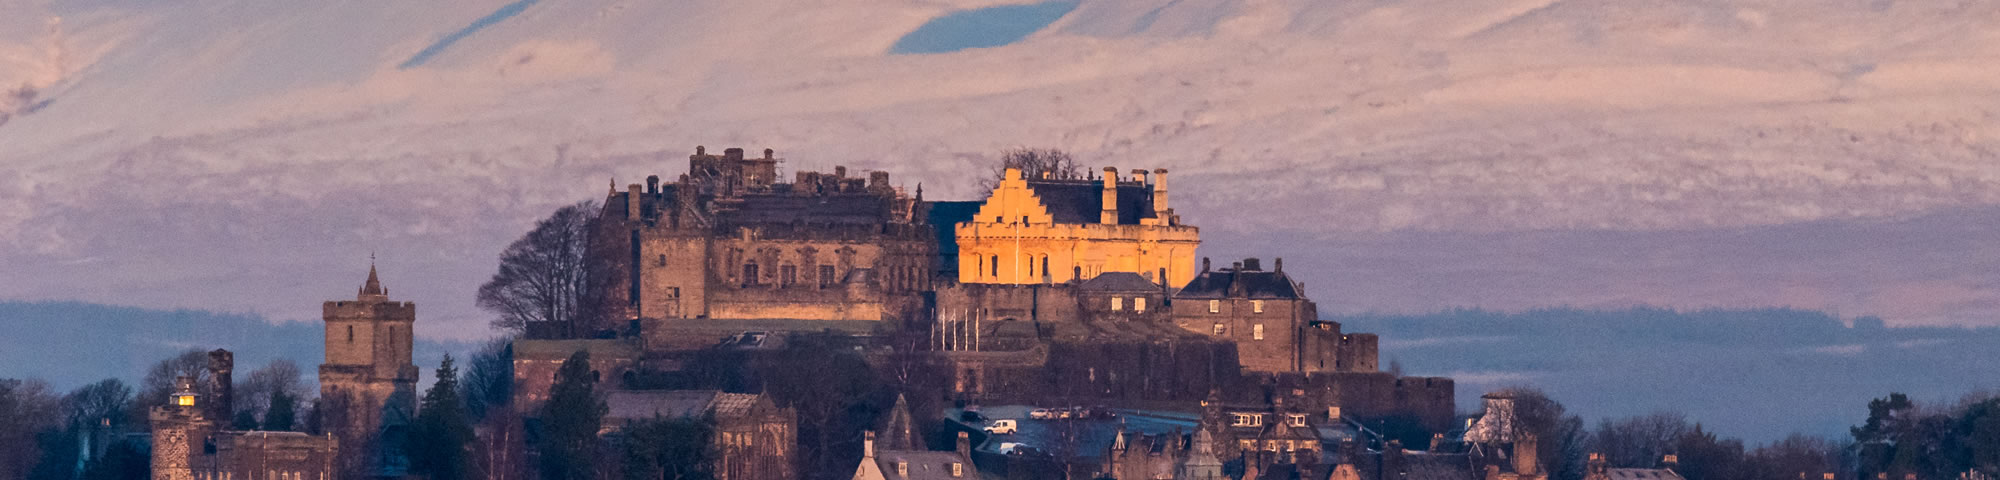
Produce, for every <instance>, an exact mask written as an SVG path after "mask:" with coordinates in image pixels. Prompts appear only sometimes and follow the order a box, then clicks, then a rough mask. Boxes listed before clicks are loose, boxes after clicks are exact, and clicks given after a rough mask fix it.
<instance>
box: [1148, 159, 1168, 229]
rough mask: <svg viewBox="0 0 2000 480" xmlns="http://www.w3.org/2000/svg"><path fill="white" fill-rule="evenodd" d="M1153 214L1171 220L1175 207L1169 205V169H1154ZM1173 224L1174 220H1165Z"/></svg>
mask: <svg viewBox="0 0 2000 480" xmlns="http://www.w3.org/2000/svg"><path fill="white" fill-rule="evenodd" d="M1153 215H1155V216H1158V217H1160V219H1161V220H1171V219H1172V217H1173V209H1171V208H1168V207H1167V169H1164V168H1155V169H1153ZM1163 223H1165V224H1167V225H1172V224H1173V222H1171V221H1166V222H1163Z"/></svg>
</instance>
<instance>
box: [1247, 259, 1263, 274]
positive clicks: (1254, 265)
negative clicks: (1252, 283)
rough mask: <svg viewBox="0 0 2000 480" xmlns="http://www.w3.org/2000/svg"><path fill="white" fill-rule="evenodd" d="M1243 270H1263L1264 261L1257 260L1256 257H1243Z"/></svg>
mask: <svg viewBox="0 0 2000 480" xmlns="http://www.w3.org/2000/svg"><path fill="white" fill-rule="evenodd" d="M1243 271H1246V272H1261V271H1264V262H1263V261H1260V260H1257V259H1256V258H1245V259H1243Z"/></svg>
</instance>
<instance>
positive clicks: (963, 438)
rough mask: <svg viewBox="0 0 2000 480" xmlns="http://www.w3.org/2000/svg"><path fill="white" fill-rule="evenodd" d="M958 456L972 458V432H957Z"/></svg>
mask: <svg viewBox="0 0 2000 480" xmlns="http://www.w3.org/2000/svg"><path fill="white" fill-rule="evenodd" d="M958 456H961V457H965V458H972V434H969V433H965V432H958Z"/></svg>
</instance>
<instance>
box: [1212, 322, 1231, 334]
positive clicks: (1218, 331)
mask: <svg viewBox="0 0 2000 480" xmlns="http://www.w3.org/2000/svg"><path fill="white" fill-rule="evenodd" d="M1225 333H1229V327H1224V326H1222V324H1220V323H1218V324H1215V334H1216V335H1222V334H1225Z"/></svg>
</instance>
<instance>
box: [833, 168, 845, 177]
mask: <svg viewBox="0 0 2000 480" xmlns="http://www.w3.org/2000/svg"><path fill="white" fill-rule="evenodd" d="M833 178H847V166H846V165H834V166H833Z"/></svg>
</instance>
